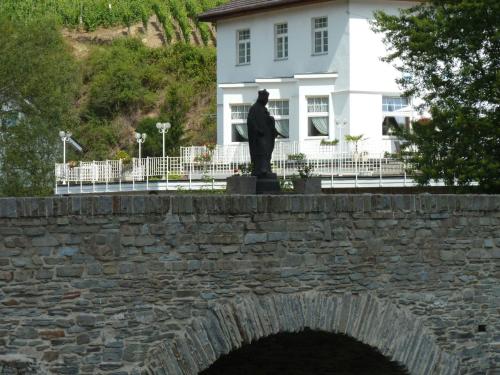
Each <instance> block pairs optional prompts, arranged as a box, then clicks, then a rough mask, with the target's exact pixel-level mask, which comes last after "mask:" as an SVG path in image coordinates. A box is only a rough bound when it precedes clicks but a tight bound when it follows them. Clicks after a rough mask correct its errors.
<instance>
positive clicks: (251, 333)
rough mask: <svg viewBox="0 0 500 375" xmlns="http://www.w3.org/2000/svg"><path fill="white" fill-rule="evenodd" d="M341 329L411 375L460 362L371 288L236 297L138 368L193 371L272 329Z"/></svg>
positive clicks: (192, 374)
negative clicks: (340, 292) (369, 291)
mask: <svg viewBox="0 0 500 375" xmlns="http://www.w3.org/2000/svg"><path fill="white" fill-rule="evenodd" d="M305 328H309V329H312V330H319V331H325V332H331V333H344V334H346V335H348V336H350V337H352V338H355V339H357V340H359V341H361V342H363V343H365V344H368V345H370V346H372V347H374V348H376V349H377V350H379V351H380V352H381V353H382V354H383V355H385V356H386V357H388V358H390V359H391V360H393V361H397V362H399V363H401V364H403V365H405V367H406V368H407V369H408V370H409V372H410V374H415V375H423V374H439V375H455V374H458V372H459V361H458V360H457V358H456V357H455V356H453V355H450V354H448V353H446V352H444V351H442V350H441V348H440V347H439V346H438V345H437V343H436V340H435V336H434V335H433V334H432V333H431V332H430V331H429V330H428V329H427V328H426V327H425V326H424V320H423V319H422V318H419V317H417V316H415V315H414V314H411V313H409V312H408V311H406V310H404V309H401V308H398V307H396V306H395V305H394V304H392V303H391V302H390V301H388V300H386V299H381V298H377V297H375V296H373V295H371V294H359V295H358V294H343V295H332V294H327V293H322V292H304V293H299V294H274V295H269V296H256V295H242V296H238V297H236V298H234V299H232V300H226V301H223V302H217V303H214V304H213V305H211V306H210V307H209V308H208V309H207V310H206V312H205V315H204V316H201V317H199V318H197V319H193V320H192V322H191V323H190V324H189V325H188V326H187V327H186V328H185V329H184V330H183V331H182V332H177V333H176V335H175V337H174V338H172V339H171V340H168V341H165V342H164V343H162V344H161V345H159V346H157V347H155V348H153V349H151V351H150V352H149V353H148V356H147V359H146V366H145V368H144V369H143V373H145V374H155V375H156V374H167V375H196V374H198V373H199V372H200V371H203V370H205V369H207V368H208V367H210V366H211V365H212V364H213V363H214V362H215V361H216V360H217V359H218V358H219V357H220V356H222V355H224V354H228V353H230V352H231V351H234V350H236V349H238V348H240V347H241V346H242V345H243V344H248V343H252V342H254V341H256V340H258V339H260V338H264V337H267V336H270V335H273V334H277V333H279V332H291V333H297V332H301V331H302V330H304V329H305Z"/></svg>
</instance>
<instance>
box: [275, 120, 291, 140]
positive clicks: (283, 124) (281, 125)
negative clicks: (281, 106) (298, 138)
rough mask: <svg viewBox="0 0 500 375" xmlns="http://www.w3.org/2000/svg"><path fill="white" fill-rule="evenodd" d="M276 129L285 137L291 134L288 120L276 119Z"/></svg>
mask: <svg viewBox="0 0 500 375" xmlns="http://www.w3.org/2000/svg"><path fill="white" fill-rule="evenodd" d="M276 130H277V131H278V133H279V135H281V136H282V137H283V138H288V137H289V136H290V131H289V126H288V120H276Z"/></svg>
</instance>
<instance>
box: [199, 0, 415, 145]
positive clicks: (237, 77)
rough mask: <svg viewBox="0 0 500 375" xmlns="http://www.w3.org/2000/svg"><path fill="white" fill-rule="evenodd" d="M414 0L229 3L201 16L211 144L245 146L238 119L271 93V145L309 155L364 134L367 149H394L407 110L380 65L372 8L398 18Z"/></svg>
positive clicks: (394, 75)
mask: <svg viewBox="0 0 500 375" xmlns="http://www.w3.org/2000/svg"><path fill="white" fill-rule="evenodd" d="M414 4H415V2H414V1H395V0H331V1H300V0H268V1H265V0H253V1H252V0H234V1H232V2H230V3H228V4H226V5H222V6H220V7H218V8H215V9H213V10H210V11H208V12H206V13H204V14H203V15H201V16H200V19H201V20H203V21H211V22H214V23H216V27H217V143H218V144H220V145H231V144H240V143H242V142H245V141H246V137H247V134H246V115H247V113H248V109H249V108H250V106H251V105H252V104H253V103H254V102H255V100H256V97H257V91H258V90H261V89H267V90H268V91H269V92H270V97H269V99H270V101H269V104H268V108H269V111H270V112H271V114H272V115H273V116H274V117H275V119H276V124H277V129H278V132H279V133H280V138H279V140H278V142H294V141H295V142H297V143H298V145H299V151H300V152H304V153H306V154H309V153H310V152H311V150H314V149H315V148H318V146H319V145H320V144H321V142H322V141H332V140H339V141H340V142H339V144H338V145H337V147H338V150H339V152H343V151H347V150H348V149H349V145H348V144H346V142H345V136H346V135H363V139H364V141H363V144H362V147H363V148H364V150H365V151H368V152H394V151H397V148H398V144H397V140H396V139H395V137H394V136H393V135H391V126H389V125H390V124H394V125H398V126H403V127H408V126H409V124H410V121H411V117H412V116H414V115H415V114H414V112H413V110H412V109H411V104H412V103H411V100H410V99H408V98H405V97H404V96H403V94H402V92H401V90H400V88H399V87H398V85H397V83H396V80H397V79H398V78H399V72H398V71H397V70H396V69H395V68H393V67H392V66H391V65H390V64H388V63H386V62H383V61H381V58H382V57H383V56H385V55H386V54H387V50H386V47H385V46H384V44H383V41H382V35H380V34H376V33H374V32H373V31H372V29H371V25H370V22H371V21H372V20H373V14H374V12H375V11H376V10H384V11H385V12H388V13H396V12H398V9H399V8H403V7H409V6H412V5H414Z"/></svg>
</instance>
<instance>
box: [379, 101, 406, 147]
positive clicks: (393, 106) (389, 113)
mask: <svg viewBox="0 0 500 375" xmlns="http://www.w3.org/2000/svg"><path fill="white" fill-rule="evenodd" d="M386 99H389V100H391V99H392V100H393V103H390V102H389V103H388V102H386ZM409 105H410V98H407V97H404V96H396V95H383V96H382V137H385V138H396V136H395V135H394V134H390V133H389V132H387V133H386V134H384V122H385V121H386V117H399V118H405V125H404V126H405V127H406V128H407V129H410V126H411V116H409V115H407V114H405V113H404V112H403V113H400V114H398V116H395V115H394V111H397V110H399V109H402V108H405V107H408V106H409ZM388 130H389V128H388Z"/></svg>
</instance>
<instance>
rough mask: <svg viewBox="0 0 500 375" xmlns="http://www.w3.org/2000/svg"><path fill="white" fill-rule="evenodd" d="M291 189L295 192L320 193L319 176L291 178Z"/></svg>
mask: <svg viewBox="0 0 500 375" xmlns="http://www.w3.org/2000/svg"><path fill="white" fill-rule="evenodd" d="M293 191H294V192H295V193H296V194H321V177H310V178H299V179H296V180H293Z"/></svg>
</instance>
